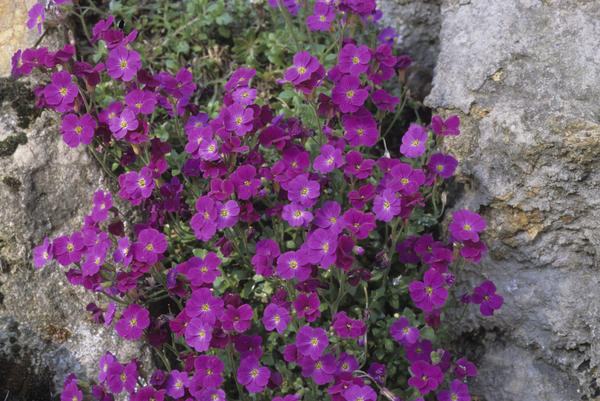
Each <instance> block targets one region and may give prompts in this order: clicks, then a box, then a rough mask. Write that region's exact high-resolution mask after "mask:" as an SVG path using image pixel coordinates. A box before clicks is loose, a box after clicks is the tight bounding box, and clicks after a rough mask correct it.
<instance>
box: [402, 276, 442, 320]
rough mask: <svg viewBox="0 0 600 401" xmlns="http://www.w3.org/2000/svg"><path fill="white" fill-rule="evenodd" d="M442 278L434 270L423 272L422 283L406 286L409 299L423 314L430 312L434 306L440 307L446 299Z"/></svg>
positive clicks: (416, 282) (415, 282)
mask: <svg viewBox="0 0 600 401" xmlns="http://www.w3.org/2000/svg"><path fill="white" fill-rule="evenodd" d="M444 284H445V283H444V277H443V276H442V275H441V274H440V273H438V272H437V271H436V270H434V269H429V270H427V271H426V272H425V276H424V278H423V281H422V282H421V281H413V282H412V283H410V285H409V286H408V289H409V291H410V297H411V298H412V300H413V301H414V302H415V305H416V306H417V307H418V308H420V309H422V310H424V311H425V312H430V311H432V310H433V309H434V308H435V307H436V306H442V305H444V303H445V302H446V298H447V297H448V290H447V289H446V288H445V287H444Z"/></svg>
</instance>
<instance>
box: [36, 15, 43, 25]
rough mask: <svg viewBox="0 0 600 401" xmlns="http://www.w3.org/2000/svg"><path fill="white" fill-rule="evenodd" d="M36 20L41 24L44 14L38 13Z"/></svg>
mask: <svg viewBox="0 0 600 401" xmlns="http://www.w3.org/2000/svg"><path fill="white" fill-rule="evenodd" d="M35 22H36V23H38V24H41V23H42V16H41V15H38V17H37V18H36V19H35Z"/></svg>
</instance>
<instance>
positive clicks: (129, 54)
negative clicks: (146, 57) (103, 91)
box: [106, 46, 142, 82]
mask: <svg viewBox="0 0 600 401" xmlns="http://www.w3.org/2000/svg"><path fill="white" fill-rule="evenodd" d="M141 68H142V62H141V61H140V55H139V54H138V53H137V52H136V51H135V50H127V49H126V48H125V47H123V46H118V47H116V48H114V49H113V50H111V52H110V54H109V55H108V59H107V60H106V71H107V72H108V75H110V77H111V78H113V79H121V80H123V81H125V82H129V81H131V80H132V79H133V77H135V74H137V72H138V71H139V70H140V69H141Z"/></svg>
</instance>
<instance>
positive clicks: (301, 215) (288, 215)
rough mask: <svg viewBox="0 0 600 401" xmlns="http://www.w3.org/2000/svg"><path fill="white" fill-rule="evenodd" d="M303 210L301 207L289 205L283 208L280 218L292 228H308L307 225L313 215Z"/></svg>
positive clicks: (294, 204) (293, 204)
mask: <svg viewBox="0 0 600 401" xmlns="http://www.w3.org/2000/svg"><path fill="white" fill-rule="evenodd" d="M305 209H306V208H305V207H303V206H301V205H298V204H296V203H290V204H287V205H285V206H283V210H282V212H281V217H282V218H283V219H284V220H285V221H287V222H288V223H289V225H290V226H292V227H298V226H304V227H308V223H310V222H311V221H312V219H313V214H312V213H311V212H309V211H307V210H305Z"/></svg>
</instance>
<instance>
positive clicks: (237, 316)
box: [221, 304, 254, 333]
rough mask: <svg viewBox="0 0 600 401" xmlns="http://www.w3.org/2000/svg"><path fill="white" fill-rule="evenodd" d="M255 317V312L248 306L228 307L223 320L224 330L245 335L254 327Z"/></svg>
mask: <svg viewBox="0 0 600 401" xmlns="http://www.w3.org/2000/svg"><path fill="white" fill-rule="evenodd" d="M253 316H254V311H253V310H252V307H251V306H250V305H248V304H243V305H240V306H239V307H237V308H236V307H235V306H233V305H227V309H226V310H225V314H224V315H223V318H222V319H221V322H222V324H223V330H228V331H232V330H235V331H237V332H238V333H243V332H244V331H246V330H248V329H249V328H250V326H251V325H252V317H253Z"/></svg>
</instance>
